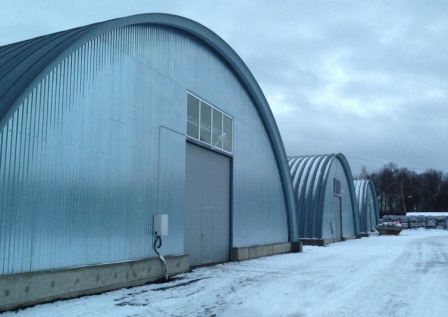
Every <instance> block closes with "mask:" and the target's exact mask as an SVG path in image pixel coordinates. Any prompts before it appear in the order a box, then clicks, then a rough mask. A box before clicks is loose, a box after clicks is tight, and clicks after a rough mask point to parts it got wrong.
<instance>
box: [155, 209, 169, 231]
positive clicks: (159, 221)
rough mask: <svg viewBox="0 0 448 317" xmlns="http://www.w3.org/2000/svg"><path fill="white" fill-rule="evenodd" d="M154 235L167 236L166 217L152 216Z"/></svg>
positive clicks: (160, 215) (162, 215)
mask: <svg viewBox="0 0 448 317" xmlns="http://www.w3.org/2000/svg"><path fill="white" fill-rule="evenodd" d="M153 224H154V226H153V229H154V235H156V236H167V235H168V215H167V214H157V215H154V223H153Z"/></svg>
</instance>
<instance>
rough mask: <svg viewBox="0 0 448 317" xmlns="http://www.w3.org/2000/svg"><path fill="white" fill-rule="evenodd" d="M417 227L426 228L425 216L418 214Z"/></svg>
mask: <svg viewBox="0 0 448 317" xmlns="http://www.w3.org/2000/svg"><path fill="white" fill-rule="evenodd" d="M417 218H418V227H419V228H426V216H423V215H418V216H417Z"/></svg>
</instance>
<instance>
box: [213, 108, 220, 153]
mask: <svg viewBox="0 0 448 317" xmlns="http://www.w3.org/2000/svg"><path fill="white" fill-rule="evenodd" d="M221 134H222V113H221V112H220V111H218V110H216V109H213V133H212V144H213V145H214V146H216V147H217V148H218V149H222V142H219V143H218V141H219V137H220V136H221Z"/></svg>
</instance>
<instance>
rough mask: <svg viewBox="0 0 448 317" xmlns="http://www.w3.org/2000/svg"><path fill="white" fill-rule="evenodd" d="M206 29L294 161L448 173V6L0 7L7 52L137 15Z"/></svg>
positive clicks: (267, 0)
mask: <svg viewBox="0 0 448 317" xmlns="http://www.w3.org/2000/svg"><path fill="white" fill-rule="evenodd" d="M151 12H164V13H171V14H176V15H180V16H183V17H186V18H189V19H192V20H194V21H197V22H199V23H201V24H203V25H204V26H206V27H208V28H209V29H211V30H212V31H214V32H215V33H217V34H218V35H219V36H220V37H221V38H223V39H224V41H226V42H227V43H228V44H229V45H230V46H231V47H232V48H233V49H234V50H235V51H236V52H237V53H238V54H239V56H240V57H241V58H242V59H243V61H244V62H245V63H246V64H247V66H248V67H249V69H250V70H251V71H252V73H253V74H254V76H255V78H256V80H257V81H258V83H259V84H260V86H261V88H262V90H263V92H264V94H265V96H266V98H267V100H268V102H269V104H270V106H271V109H272V111H273V113H274V117H275V119H276V121H277V125H278V127H279V130H280V133H281V135H282V138H283V142H284V145H285V148H286V152H287V154H288V155H311V154H329V153H343V154H344V155H345V156H346V157H347V158H348V160H349V163H350V165H351V167H352V171H353V173H354V174H358V173H359V170H360V167H361V166H362V165H365V166H366V167H367V170H368V171H375V170H378V169H380V168H381V167H382V164H381V163H388V162H394V163H396V164H397V165H398V166H399V167H407V168H411V169H415V171H416V172H421V171H424V170H427V169H430V168H431V169H436V170H442V171H444V172H448V144H447V143H448V1H441V0H440V1H424V0H421V1H389V0H383V1H363V0H359V1H342V0H332V1H298V0H288V1H272V0H258V1H255V0H254V1H249V0H246V1H245V0H238V1H230V0H229V1H211V0H209V1H203V0H201V1H195V0H189V1H186V0H178V1H175V0H158V1H156V0H140V1H138V0H109V1H108V0H91V1H64V0H39V1H36V0H0V46H2V45H6V44H9V43H14V42H18V41H21V40H25V39H29V38H33V37H36V36H40V35H45V34H50V33H54V32H57V31H62V30H66V29H70V28H74V27H78V26H82V25H86V24H90V23H95V22H99V21H105V20H109V19H113V18H118V17H124V16H129V15H134V14H140V13H151Z"/></svg>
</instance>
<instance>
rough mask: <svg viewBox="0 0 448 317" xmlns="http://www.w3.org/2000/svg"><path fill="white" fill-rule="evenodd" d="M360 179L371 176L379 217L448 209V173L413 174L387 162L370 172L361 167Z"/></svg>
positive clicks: (445, 210) (428, 172)
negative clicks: (380, 167)
mask: <svg viewBox="0 0 448 317" xmlns="http://www.w3.org/2000/svg"><path fill="white" fill-rule="evenodd" d="M359 178H361V179H370V180H371V181H372V182H373V184H374V185H375V188H376V194H377V198H378V208H379V211H380V217H382V216H384V215H405V214H406V212H410V211H418V212H428V211H432V212H447V211H448V173H446V174H444V173H443V172H441V171H436V170H433V169H430V170H427V171H425V172H423V173H416V172H414V171H411V170H409V169H407V168H398V167H397V165H396V164H394V163H389V164H387V165H385V166H384V167H383V168H382V169H380V170H378V171H376V172H371V173H369V172H367V170H366V168H365V167H363V168H362V170H361V173H360V175H359Z"/></svg>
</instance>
